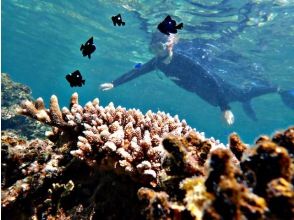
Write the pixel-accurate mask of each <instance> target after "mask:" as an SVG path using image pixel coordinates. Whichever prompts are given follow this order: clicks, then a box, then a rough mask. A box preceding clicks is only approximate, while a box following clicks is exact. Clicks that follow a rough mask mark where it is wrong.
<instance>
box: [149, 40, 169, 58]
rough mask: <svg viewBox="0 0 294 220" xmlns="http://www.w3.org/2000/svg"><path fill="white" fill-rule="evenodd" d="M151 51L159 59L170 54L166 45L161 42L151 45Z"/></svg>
mask: <svg viewBox="0 0 294 220" xmlns="http://www.w3.org/2000/svg"><path fill="white" fill-rule="evenodd" d="M149 49H150V52H151V53H153V54H154V55H155V56H159V57H163V56H166V55H167V53H168V51H167V47H166V45H165V44H164V43H161V42H156V43H151V44H150V47H149Z"/></svg>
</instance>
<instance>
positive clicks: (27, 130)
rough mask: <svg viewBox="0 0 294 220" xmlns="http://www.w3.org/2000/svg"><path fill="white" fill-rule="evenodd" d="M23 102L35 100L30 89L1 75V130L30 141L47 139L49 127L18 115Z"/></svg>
mask: <svg viewBox="0 0 294 220" xmlns="http://www.w3.org/2000/svg"><path fill="white" fill-rule="evenodd" d="M22 100H33V98H32V96H31V90H30V88H29V87H27V86H25V85H23V84H20V83H16V82H13V81H12V80H11V79H10V77H9V75H8V74H6V73H1V129H2V130H7V131H12V132H16V133H17V134H18V135H20V136H22V137H25V138H28V139H32V138H45V135H44V134H45V131H46V130H48V129H50V128H49V127H48V126H45V125H44V124H41V123H40V122H38V121H34V120H31V119H29V118H26V117H23V116H21V115H19V114H17V109H18V108H19V103H20V102H21V101H22Z"/></svg>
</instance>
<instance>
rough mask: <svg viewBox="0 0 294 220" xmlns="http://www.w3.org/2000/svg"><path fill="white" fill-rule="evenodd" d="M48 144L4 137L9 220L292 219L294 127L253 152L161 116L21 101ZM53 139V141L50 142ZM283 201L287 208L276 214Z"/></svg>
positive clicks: (74, 104) (73, 102) (4, 210)
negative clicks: (44, 132) (40, 125)
mask: <svg viewBox="0 0 294 220" xmlns="http://www.w3.org/2000/svg"><path fill="white" fill-rule="evenodd" d="M20 113H21V114H24V115H27V116H29V117H31V118H34V119H36V120H37V121H40V122H42V123H45V124H47V125H49V126H51V127H52V131H50V132H47V136H48V140H47V139H46V140H39V139H35V140H31V141H26V140H22V139H20V138H19V137H18V136H17V135H15V134H13V133H9V132H6V133H3V134H2V151H1V153H2V185H1V186H2V198H1V199H2V203H1V205H2V218H3V219H21V218H22V219H32V218H33V219H197V220H198V219H272V220H274V219H293V217H294V213H293V210H294V209H293V179H294V178H293V175H294V169H293V168H294V166H293V161H294V158H293V154H291V153H290V152H288V151H291V149H292V146H293V145H291V143H294V136H293V135H292V131H293V130H294V129H293V128H289V129H288V130H286V131H285V132H279V133H277V134H276V135H275V136H274V137H273V138H270V137H266V136H262V137H261V138H259V139H258V140H257V143H256V145H255V146H252V147H249V146H248V145H246V144H244V143H242V141H241V139H240V138H239V137H238V136H237V134H234V135H232V136H231V139H230V140H231V141H230V146H225V145H223V144H221V143H219V142H218V141H216V140H214V139H213V138H205V137H204V135H203V134H202V133H199V132H197V131H196V130H194V129H192V128H191V127H189V126H188V125H187V123H186V122H185V121H180V120H179V119H178V117H177V116H175V117H172V116H170V115H169V114H165V113H163V112H157V113H153V112H151V111H148V112H147V113H146V114H145V115H144V114H142V113H141V112H140V111H139V110H135V109H130V110H126V109H125V108H122V107H114V105H113V104H112V103H110V104H109V105H108V106H106V107H102V106H100V105H99V100H98V99H94V100H93V101H92V102H89V103H87V104H86V105H85V106H84V107H82V106H80V105H79V104H78V95H77V93H75V94H73V95H72V97H71V100H70V104H69V108H62V109H60V107H59V104H58V100H57V97H56V96H52V98H51V101H50V107H49V109H46V107H45V105H44V102H43V100H42V99H40V98H39V99H37V100H36V101H35V102H32V101H24V102H22V109H21V110H20ZM49 140H50V141H49ZM279 205H282V207H281V208H278V207H279Z"/></svg>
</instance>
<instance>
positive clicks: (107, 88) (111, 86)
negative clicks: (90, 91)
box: [100, 83, 113, 91]
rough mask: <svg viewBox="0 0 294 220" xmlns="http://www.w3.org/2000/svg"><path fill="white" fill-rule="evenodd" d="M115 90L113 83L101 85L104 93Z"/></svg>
mask: <svg viewBox="0 0 294 220" xmlns="http://www.w3.org/2000/svg"><path fill="white" fill-rule="evenodd" d="M112 88H113V84H112V83H103V84H101V85H100V89H101V90H102V91H106V90H110V89H112Z"/></svg>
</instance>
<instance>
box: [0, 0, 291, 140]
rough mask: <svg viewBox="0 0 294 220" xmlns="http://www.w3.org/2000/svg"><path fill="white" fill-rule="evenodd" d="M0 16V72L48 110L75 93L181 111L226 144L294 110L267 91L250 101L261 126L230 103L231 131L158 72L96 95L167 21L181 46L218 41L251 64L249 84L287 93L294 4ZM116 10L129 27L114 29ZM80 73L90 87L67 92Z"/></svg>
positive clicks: (60, 6) (5, 3)
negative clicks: (84, 50)
mask: <svg viewBox="0 0 294 220" xmlns="http://www.w3.org/2000/svg"><path fill="white" fill-rule="evenodd" d="M175 2H176V3H175ZM208 2H209V3H208ZM1 13H2V24H1V28H2V30H1V31H2V39H1V40H2V45H1V50H2V51H1V52H2V60H1V61H2V69H1V71H2V72H7V73H8V74H10V76H11V77H12V79H13V80H15V81H18V82H21V83H24V84H27V85H28V86H30V87H31V89H32V94H33V96H34V97H35V98H37V97H40V96H41V97H43V98H44V100H45V101H46V103H47V104H48V102H49V98H50V96H51V95H52V94H55V95H57V96H58V98H59V101H60V104H61V106H67V105H68V101H69V98H70V96H71V94H72V93H73V92H75V91H77V92H78V93H79V97H80V102H81V103H82V104H85V103H86V102H87V101H89V100H93V99H94V98H95V97H99V99H100V100H101V103H102V105H106V104H108V103H109V102H111V101H112V102H114V103H115V105H116V106H117V105H121V106H124V107H127V108H139V109H141V110H142V111H143V112H146V111H147V110H149V109H151V110H153V111H157V110H161V111H165V112H169V113H171V114H172V115H174V114H178V115H179V117H180V119H186V120H187V122H188V124H190V125H191V126H192V127H194V128H196V129H197V130H199V131H204V132H205V133H206V136H208V137H210V136H214V137H215V138H217V139H220V140H221V141H222V142H224V143H227V135H228V134H230V133H231V132H233V131H236V132H238V133H239V134H240V136H241V138H242V139H243V140H244V141H246V142H248V143H252V142H253V141H254V140H255V138H256V137H257V136H258V135H260V134H268V135H270V134H272V133H273V132H274V131H276V130H278V129H284V128H287V127H288V126H289V125H293V124H294V111H293V110H291V109H289V108H287V107H285V105H284V104H283V103H282V102H281V99H280V97H279V96H278V95H277V94H268V95H264V96H262V97H258V98H256V99H254V100H253V102H252V104H253V107H254V109H255V111H256V115H257V118H258V121H257V122H254V121H252V120H250V119H249V118H248V117H246V115H245V114H244V112H243V110H242V107H241V105H240V103H233V104H231V107H232V111H233V112H234V115H235V120H236V122H235V124H234V125H233V126H227V125H226V124H225V123H224V122H223V121H222V118H221V113H220V110H219V109H218V108H216V107H212V106H211V105H209V104H208V103H206V102H204V101H203V100H201V99H200V98H199V97H198V96H196V95H195V94H192V93H189V92H187V91H185V90H183V89H181V88H179V87H177V86H176V85H175V84H174V83H172V82H171V81H170V80H169V79H168V78H166V77H165V76H164V74H163V73H161V72H159V71H154V72H151V73H149V74H146V75H144V76H142V77H140V78H138V79H136V80H134V81H131V82H129V83H128V84H124V85H122V86H120V87H118V88H115V89H113V90H110V91H106V92H102V91H101V90H99V85H100V84H101V83H105V82H111V81H112V80H114V79H115V78H117V77H118V76H120V75H121V74H123V73H125V72H127V71H129V70H130V69H132V68H134V66H135V65H136V64H138V63H145V62H147V61H148V60H149V59H151V58H152V57H153V55H152V54H151V53H150V52H149V50H148V44H149V41H150V38H151V33H152V32H153V31H154V30H155V29H156V26H157V24H158V23H159V22H161V20H163V19H164V18H165V16H166V15H168V14H169V15H171V16H172V17H173V18H174V19H175V20H177V21H178V22H183V23H184V29H183V30H181V31H180V33H179V37H180V38H181V39H194V38H204V39H208V40H214V39H221V40H223V42H224V44H225V45H226V49H230V50H231V51H234V52H235V53H237V54H241V55H242V56H244V57H246V59H248V61H249V62H250V63H252V68H255V70H256V71H255V73H254V74H253V75H254V76H253V78H254V77H255V74H256V76H257V77H262V78H265V79H267V80H269V81H271V82H272V83H274V84H276V85H279V86H280V87H281V88H283V89H291V88H294V1H293V0H276V1H269V0H268V1H266V0H264V1H262V0H259V1H257V0H256V1H245V0H244V1H243V0H242V1H241V0H238V1H236V0H223V1H204V0H202V1H200V0H199V1H196V0H190V1H169V0H166V1H156V0H155V1H147V0H145V1H139V0H137V1H136V0H132V1H131V0H130V1H122V0H121V1H119V0H117V1H114V0H113V1H112V0H109V1H103V0H87V1H59V0H30V1H25V0H2V9H1ZM118 13H121V15H122V17H123V20H124V21H125V22H126V25H125V26H124V27H114V26H113V24H112V21H111V19H110V18H111V16H113V15H116V14H118ZM91 36H93V37H94V42H95V44H96V46H97V49H96V51H95V53H94V54H93V55H92V59H90V60H89V59H88V58H86V57H82V54H81V52H80V51H79V48H80V45H81V44H82V43H84V42H85V41H86V40H88V38H89V37H91ZM77 69H79V70H80V72H81V73H82V75H83V77H84V78H85V79H86V84H85V86H83V87H81V88H71V87H70V86H69V84H68V83H67V82H66V80H65V75H66V74H68V73H71V72H73V71H75V70H77ZM233 73H234V74H236V75H235V76H234V75H232V74H233ZM223 77H224V79H225V80H231V81H232V82H233V83H236V84H238V83H240V84H241V83H242V82H243V81H244V82H245V81H246V80H247V79H248V77H249V76H247V75H246V74H245V73H244V74H243V72H242V71H238V72H236V71H234V70H232V72H231V71H230V70H228V74H227V75H225V76H223Z"/></svg>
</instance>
